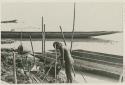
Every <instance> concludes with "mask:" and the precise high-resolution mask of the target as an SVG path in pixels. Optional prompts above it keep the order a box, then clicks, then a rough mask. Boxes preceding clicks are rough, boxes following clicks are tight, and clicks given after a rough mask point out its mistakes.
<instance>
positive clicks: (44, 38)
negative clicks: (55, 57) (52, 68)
mask: <svg viewBox="0 0 125 85" xmlns="http://www.w3.org/2000/svg"><path fill="white" fill-rule="evenodd" d="M43 32H44V33H43V34H44V37H43V40H44V43H43V47H44V48H43V49H44V51H43V53H44V63H46V54H45V53H46V51H45V50H46V49H45V45H46V44H45V41H46V36H45V35H46V33H45V24H44V28H43Z"/></svg>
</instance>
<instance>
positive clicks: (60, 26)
mask: <svg viewBox="0 0 125 85" xmlns="http://www.w3.org/2000/svg"><path fill="white" fill-rule="evenodd" d="M59 27H60V30H61V33H62V37H63V42H64V44H65V45H67V44H66V41H65V37H64V33H63V31H62V27H61V26H59Z"/></svg>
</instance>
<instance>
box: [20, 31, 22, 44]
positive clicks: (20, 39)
mask: <svg viewBox="0 0 125 85" xmlns="http://www.w3.org/2000/svg"><path fill="white" fill-rule="evenodd" d="M20 44H21V45H22V31H21V34H20Z"/></svg>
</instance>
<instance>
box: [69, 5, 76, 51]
mask: <svg viewBox="0 0 125 85" xmlns="http://www.w3.org/2000/svg"><path fill="white" fill-rule="evenodd" d="M74 29H75V3H74V17H73V30H72V39H71V47H70V52H72V43H73V37H74Z"/></svg>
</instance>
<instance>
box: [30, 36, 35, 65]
mask: <svg viewBox="0 0 125 85" xmlns="http://www.w3.org/2000/svg"><path fill="white" fill-rule="evenodd" d="M30 43H31V48H32V52H33V57H34V64H35V55H34V49H33V43H32V37H31V34H30Z"/></svg>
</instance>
